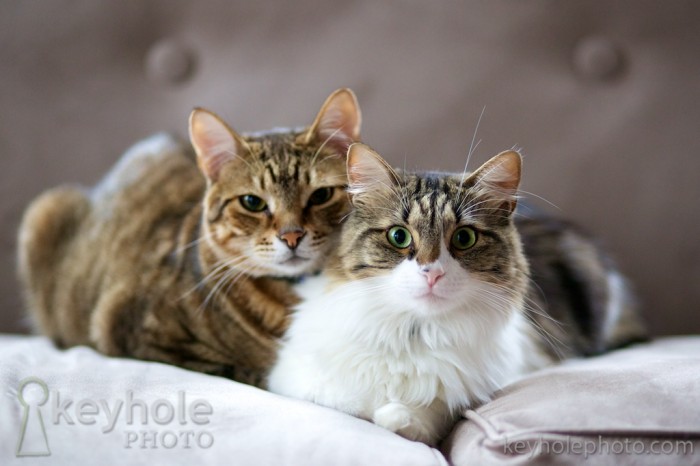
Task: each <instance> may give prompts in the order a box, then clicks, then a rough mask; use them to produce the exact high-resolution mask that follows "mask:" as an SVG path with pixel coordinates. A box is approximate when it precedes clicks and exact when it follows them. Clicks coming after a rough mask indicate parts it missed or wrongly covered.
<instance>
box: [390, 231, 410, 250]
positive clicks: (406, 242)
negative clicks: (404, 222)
mask: <svg viewBox="0 0 700 466" xmlns="http://www.w3.org/2000/svg"><path fill="white" fill-rule="evenodd" d="M386 239H387V240H389V243H391V245H392V246H394V247H396V248H399V249H405V248H407V247H409V246H410V245H411V241H413V237H412V236H411V232H410V231H408V230H407V229H406V228H404V227H391V228H389V231H388V232H387V234H386Z"/></svg>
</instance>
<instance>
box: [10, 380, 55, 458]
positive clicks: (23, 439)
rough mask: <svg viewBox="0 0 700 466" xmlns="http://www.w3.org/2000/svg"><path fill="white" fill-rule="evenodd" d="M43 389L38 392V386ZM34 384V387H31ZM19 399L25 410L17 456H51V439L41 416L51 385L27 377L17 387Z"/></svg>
mask: <svg viewBox="0 0 700 466" xmlns="http://www.w3.org/2000/svg"><path fill="white" fill-rule="evenodd" d="M37 385H38V386H39V388H40V389H41V391H40V393H37V390H36V386H37ZM31 386H33V387H34V388H33V389H30V388H29V387H31ZM17 398H18V399H19V402H20V404H21V405H22V409H23V411H24V413H23V416H22V430H21V432H20V437H19V442H18V443H17V453H16V456H18V457H20V456H49V455H51V450H50V449H49V441H48V439H47V438H46V428H45V427H44V418H43V417H41V410H40V409H39V407H40V406H43V405H44V404H46V402H47V401H48V399H49V387H48V386H47V385H46V382H44V381H43V380H41V379H39V378H37V377H27V378H26V379H23V380H22V381H21V382H20V383H19V388H18V389H17Z"/></svg>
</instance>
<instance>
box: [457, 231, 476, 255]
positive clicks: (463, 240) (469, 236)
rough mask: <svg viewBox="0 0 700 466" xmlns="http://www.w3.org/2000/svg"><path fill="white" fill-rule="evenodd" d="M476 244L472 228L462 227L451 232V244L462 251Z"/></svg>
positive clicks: (474, 232)
mask: <svg viewBox="0 0 700 466" xmlns="http://www.w3.org/2000/svg"><path fill="white" fill-rule="evenodd" d="M474 244H476V231H474V229H473V228H469V227H462V228H458V229H457V230H455V232H454V233H453V234H452V246H454V247H455V248H456V249H459V250H462V251H464V250H465V249H469V248H471V247H472V246H474Z"/></svg>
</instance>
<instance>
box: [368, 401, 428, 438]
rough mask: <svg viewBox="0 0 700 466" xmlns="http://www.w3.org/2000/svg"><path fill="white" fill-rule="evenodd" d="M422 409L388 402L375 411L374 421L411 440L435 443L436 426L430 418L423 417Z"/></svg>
mask: <svg viewBox="0 0 700 466" xmlns="http://www.w3.org/2000/svg"><path fill="white" fill-rule="evenodd" d="M422 414H423V415H426V414H428V413H427V412H426V413H421V411H417V410H415V409H411V408H409V407H408V406H406V405H404V404H402V403H396V402H392V403H388V404H386V405H384V406H382V407H381V408H379V409H377V410H376V411H374V416H373V417H372V422H374V423H375V424H377V425H378V426H382V427H384V428H385V429H388V430H390V431H392V432H396V433H397V434H399V435H400V436H402V437H404V438H407V439H409V440H415V441H418V442H423V443H427V444H428V445H435V444H436V443H437V441H438V437H437V432H436V429H435V428H431V424H430V422H428V421H429V420H428V419H422Z"/></svg>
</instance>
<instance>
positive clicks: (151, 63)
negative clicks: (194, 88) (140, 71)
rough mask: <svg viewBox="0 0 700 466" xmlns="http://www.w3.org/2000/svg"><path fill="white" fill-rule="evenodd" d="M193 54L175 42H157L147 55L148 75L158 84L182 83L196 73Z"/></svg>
mask: <svg viewBox="0 0 700 466" xmlns="http://www.w3.org/2000/svg"><path fill="white" fill-rule="evenodd" d="M194 68H195V59H194V55H193V53H192V52H191V51H190V50H188V49H187V48H185V47H184V46H183V45H182V44H179V43H177V42H175V41H173V40H168V39H166V40H161V41H159V42H156V43H155V44H154V45H153V46H152V47H151V49H150V50H149V51H148V54H147V55H146V75H147V76H148V78H149V79H150V80H152V81H154V82H157V83H166V84H177V83H181V82H183V81H185V80H187V79H189V78H190V77H192V74H193V73H194Z"/></svg>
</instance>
